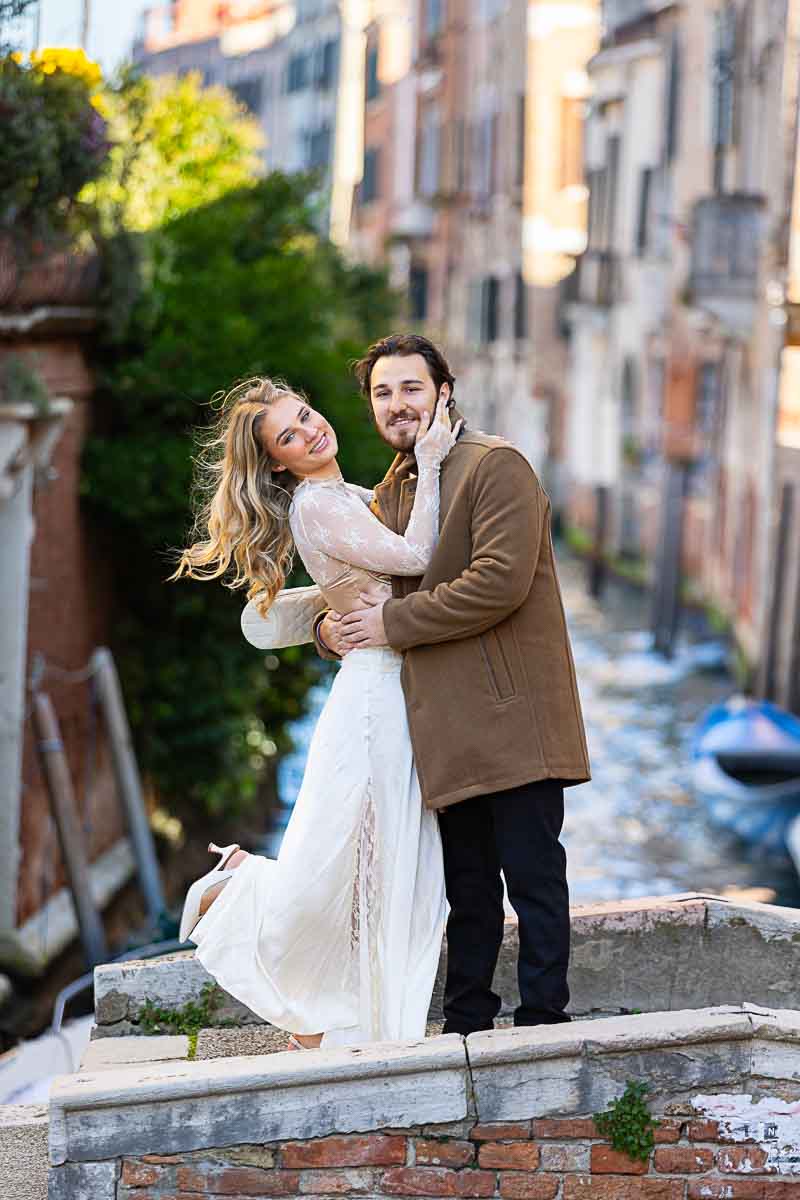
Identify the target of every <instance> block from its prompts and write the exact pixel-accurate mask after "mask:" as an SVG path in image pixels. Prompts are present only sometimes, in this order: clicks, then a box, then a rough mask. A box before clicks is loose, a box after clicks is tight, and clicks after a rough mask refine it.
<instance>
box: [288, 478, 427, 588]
mask: <svg viewBox="0 0 800 1200" xmlns="http://www.w3.org/2000/svg"><path fill="white" fill-rule="evenodd" d="M291 526H292V533H293V534H294V539H295V544H296V546H297V549H298V551H299V552H300V556H301V558H302V559H303V562H304V563H305V564H306V567H307V568H308V571H309V573H310V574H311V575H312V576H313V577H314V578H316V577H317V570H318V569H319V568H320V567H321V566H324V564H323V563H321V562H320V559H324V558H335V559H338V560H339V561H340V562H345V563H348V564H350V565H351V566H354V567H363V568H364V569H365V570H367V571H375V572H378V573H382V574H387V575H422V574H424V572H425V569H426V568H427V566H428V563H429V562H430V559H431V556H432V554H433V551H434V548H435V546H436V539H437V537H438V531H439V468H438V466H436V467H429V466H426V467H421V468H420V472H419V479H418V481H417V493H416V496H415V498H414V508H413V511H412V514H411V519H410V521H409V523H408V528H407V530H406V532H405V534H402V535H401V534H398V533H393V532H392V531H391V529H387V528H386V526H385V525H383V524H382V523H381V522H380V521H379V520H378V518H377V517H376V516H375V515H374V514H373V513H372V512H370V510H369V509H368V508H367V507H366V506H365V505H364V503H363V501H362V500H360V499H359V498H358V496H356V495H353V493H352V492H350V491H349V490H348V489H347V488H346V487H344V486H338V487H326V486H324V485H319V484H311V485H307V486H306V487H304V488H302V490H300V491H298V493H297V494H296V495H295V499H294V503H293V505H292V513H291Z"/></svg>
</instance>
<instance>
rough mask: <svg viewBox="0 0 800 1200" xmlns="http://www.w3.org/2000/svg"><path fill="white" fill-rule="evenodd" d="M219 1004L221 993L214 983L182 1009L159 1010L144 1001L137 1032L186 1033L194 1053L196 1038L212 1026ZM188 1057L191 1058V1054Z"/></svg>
mask: <svg viewBox="0 0 800 1200" xmlns="http://www.w3.org/2000/svg"><path fill="white" fill-rule="evenodd" d="M221 1004H222V989H221V988H220V987H218V986H217V984H216V983H205V984H203V988H202V991H201V992H200V999H199V1000H198V1001H194V1000H189V1001H188V1002H187V1003H186V1004H184V1005H183V1007H182V1008H162V1007H161V1006H160V1005H158V1004H155V1003H154V1001H152V1000H149V999H148V1000H145V1002H144V1004H143V1005H142V1008H141V1012H140V1013H139V1028H140V1029H142V1030H143V1031H144V1032H145V1033H186V1034H188V1035H189V1038H190V1039H194V1046H195V1052H196V1048H197V1034H198V1033H199V1032H200V1030H201V1029H207V1028H208V1026H209V1025H211V1024H213V1022H214V1014H215V1012H216V1011H217V1009H218V1008H219V1007H220V1005H221ZM190 1050H191V1046H190ZM189 1057H190V1058H194V1054H193V1053H190V1054H189Z"/></svg>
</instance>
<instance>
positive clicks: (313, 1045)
mask: <svg viewBox="0 0 800 1200" xmlns="http://www.w3.org/2000/svg"><path fill="white" fill-rule="evenodd" d="M292 1037H293V1038H294V1040H295V1041H296V1042H299V1043H300V1045H301V1046H302V1047H303V1049H304V1050H318V1049H319V1044H320V1042H321V1041H322V1034H321V1033H293V1034H292ZM289 1049H290V1050H294V1049H295V1047H294V1046H293V1045H291V1043H290V1044H289Z"/></svg>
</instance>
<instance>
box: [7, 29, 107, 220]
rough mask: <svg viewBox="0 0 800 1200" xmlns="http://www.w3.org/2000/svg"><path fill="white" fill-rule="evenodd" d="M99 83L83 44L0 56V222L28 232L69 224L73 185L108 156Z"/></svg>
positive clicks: (89, 176) (75, 188)
mask: <svg viewBox="0 0 800 1200" xmlns="http://www.w3.org/2000/svg"><path fill="white" fill-rule="evenodd" d="M100 83H101V76H100V69H99V67H97V66H96V65H95V64H94V63H92V62H90V61H89V60H88V59H87V58H86V56H85V54H84V53H83V51H82V50H43V51H40V52H37V53H35V54H32V55H31V59H30V62H29V63H27V64H24V63H23V62H22V59H21V56H20V55H18V54H8V55H6V56H5V57H4V58H2V59H0V118H2V127H3V136H2V138H0V229H11V228H12V227H13V228H14V230H15V231H16V234H17V236H18V237H19V236H20V235H23V236H27V237H28V238H41V237H47V236H50V235H52V234H54V233H60V232H63V231H65V230H67V229H69V226H70V221H71V218H72V216H73V214H74V211H75V205H76V198H77V196H78V193H79V192H80V190H81V188H82V187H83V186H84V184H86V183H87V182H88V181H89V180H91V179H94V178H95V177H96V176H97V175H98V174H99V173H100V171H101V170H102V168H103V165H104V163H105V161H106V158H107V156H108V150H109V142H108V137H107V127H106V122H105V120H104V118H103V116H102V114H101V112H100V109H101V108H102V101H101V100H100V98H99V94H98V90H99V87H100Z"/></svg>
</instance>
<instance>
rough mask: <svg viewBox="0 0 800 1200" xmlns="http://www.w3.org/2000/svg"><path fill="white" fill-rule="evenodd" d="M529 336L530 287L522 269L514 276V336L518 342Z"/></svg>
mask: <svg viewBox="0 0 800 1200" xmlns="http://www.w3.org/2000/svg"><path fill="white" fill-rule="evenodd" d="M527 336H528V288H527V285H526V283H525V280H524V278H523V276H522V272H521V271H517V273H516V275H515V276H514V337H515V338H516V340H517V341H518V342H521V341H523V340H524V339H525V338H526V337H527Z"/></svg>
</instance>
